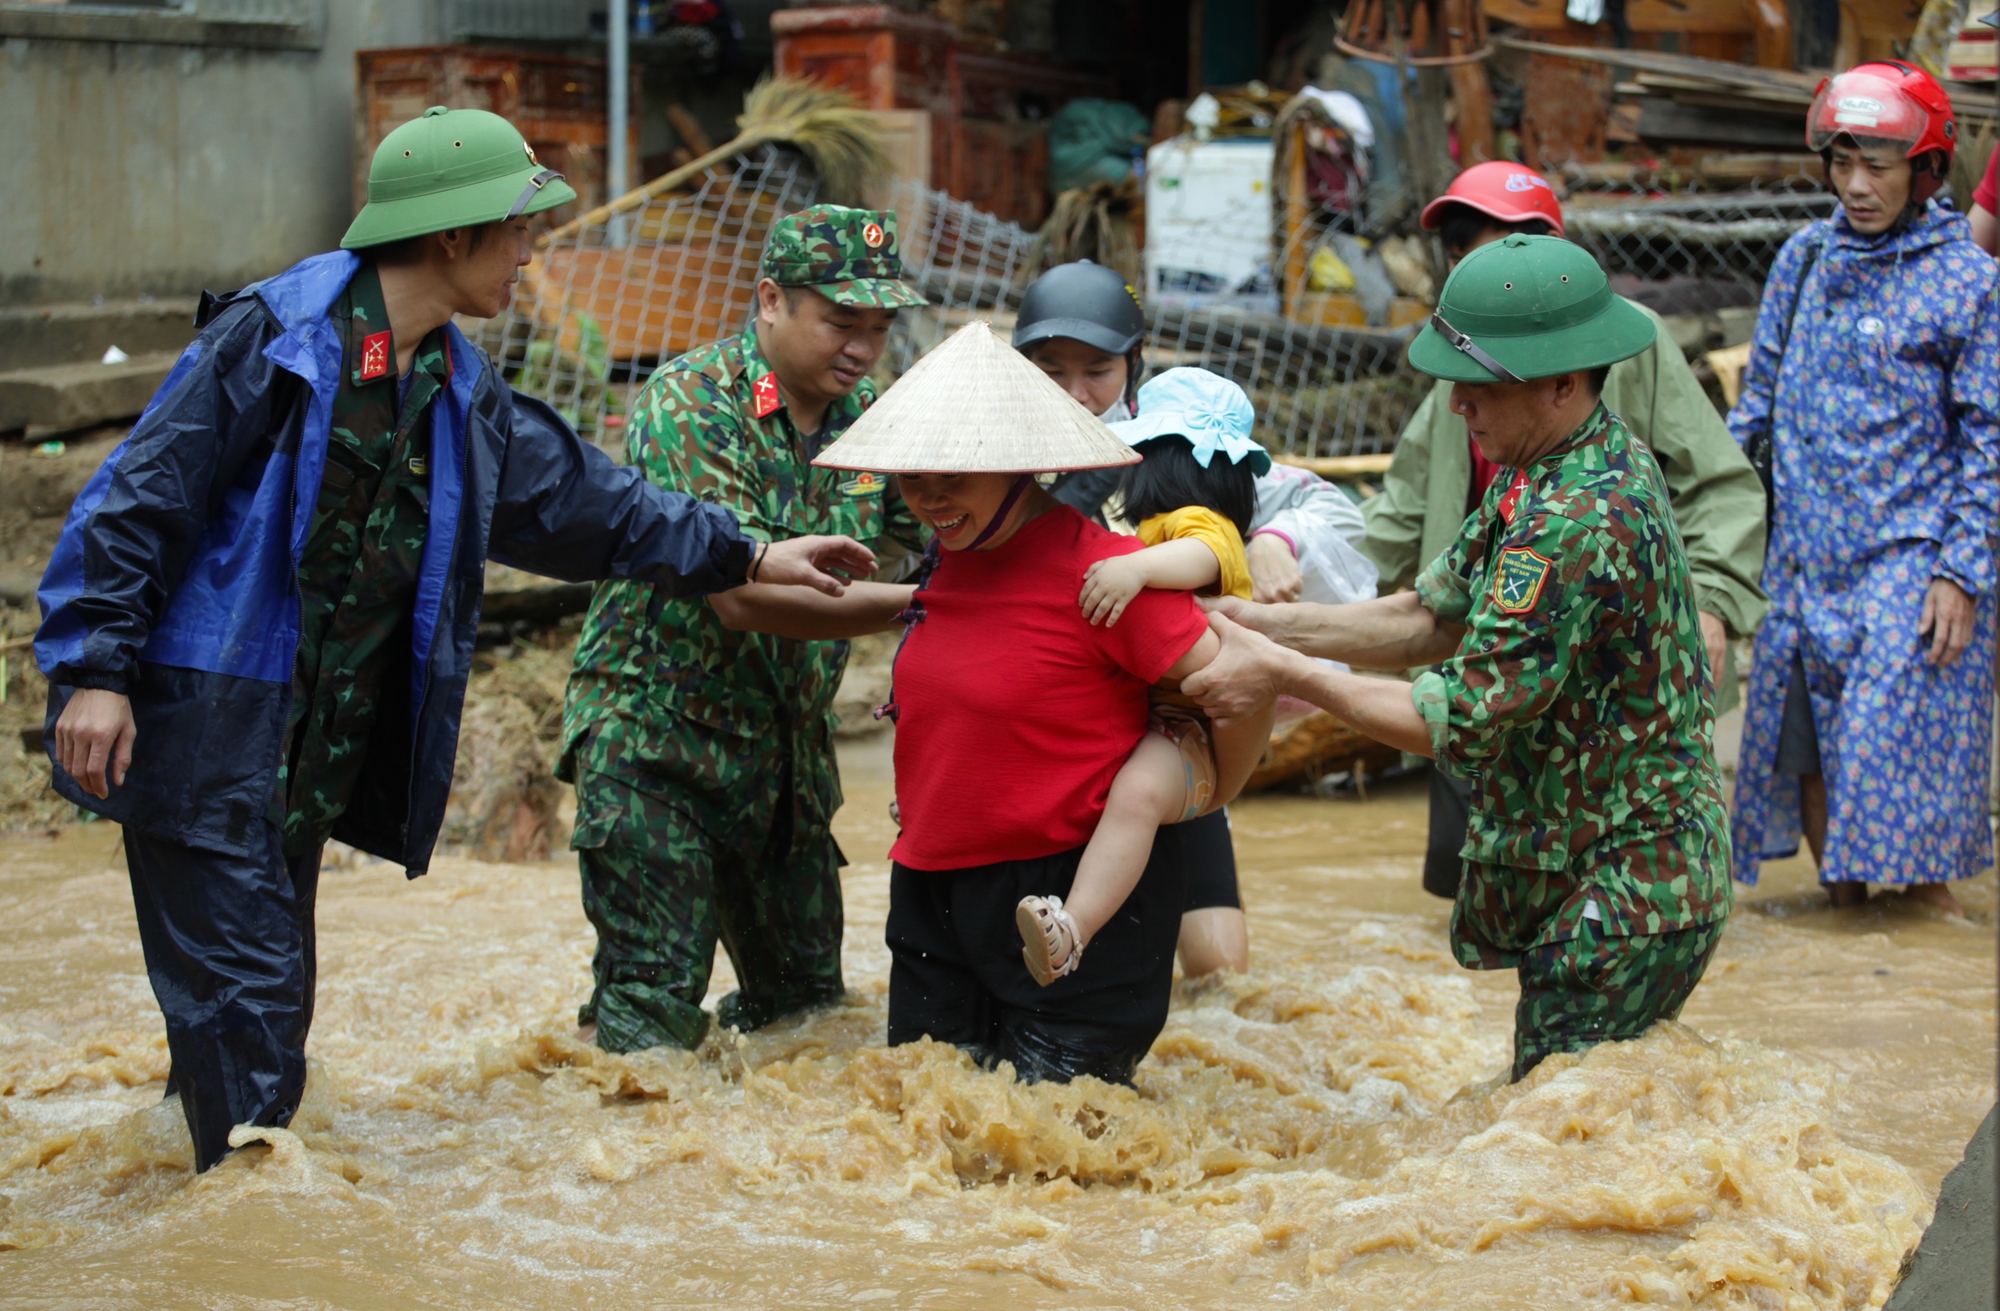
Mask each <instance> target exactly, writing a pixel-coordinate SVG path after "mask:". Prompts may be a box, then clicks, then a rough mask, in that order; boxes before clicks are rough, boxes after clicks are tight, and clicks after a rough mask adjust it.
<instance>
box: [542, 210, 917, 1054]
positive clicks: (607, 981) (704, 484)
mask: <svg viewBox="0 0 2000 1311" xmlns="http://www.w3.org/2000/svg"><path fill="white" fill-rule="evenodd" d="M902 272H903V270H902V260H901V258H900V257H899V255H898V253H897V247H896V216H895V215H894V214H892V213H887V212H875V211H869V210H860V209H847V208H843V207H841V206H837V205H818V206H814V207H813V208H811V209H808V210H805V211H802V212H801V213H798V214H794V215H791V216H790V217H787V218H785V219H782V220H780V221H779V222H778V223H777V225H776V226H775V228H774V229H773V231H772V234H771V238H770V241H769V244H768V246H767V247H766V249H765V253H764V259H763V265H762V269H761V274H762V277H761V279H760V280H759V282H758V286H757V318H756V322H755V323H754V325H753V326H752V327H751V328H750V329H748V330H747V331H745V332H744V333H743V334H742V335H740V336H737V337H732V338H730V339H728V340H726V341H721V342H716V343H714V344H712V345H707V346H702V347H698V348H696V349H695V350H692V351H690V352H688V353H687V354H685V355H683V356H681V357H680V358H678V359H676V360H673V361H671V362H669V363H668V364H666V365H664V366H662V367H661V369H660V370H659V371H658V372H657V373H655V374H654V375H653V376H652V378H651V379H650V380H648V382H647V384H646V387H645V389H644V390H643V391H642V392H641V393H640V395H639V398H638V401H637V403H636V405H635V406H634V410H633V415H632V422H631V427H630V430H629V436H628V438H627V453H628V456H629V459H630V461H631V463H633V464H634V465H636V466H638V467H639V468H640V469H641V470H642V471H644V473H645V475H646V477H647V478H648V479H650V480H651V481H653V482H655V483H658V484H659V485H660V486H662V487H668V488H673V489H676V490H679V491H684V492H688V493H690V494H692V495H694V496H696V497H698V498H700V499H701V500H703V501H705V502H708V503H709V504H712V505H719V506H722V507H723V508H725V509H727V510H728V511H729V512H730V513H731V514H733V515H734V516H735V517H736V519H737V521H738V522H739V523H740V524H741V525H742V529H743V531H744V532H745V533H746V534H747V535H749V536H750V537H752V538H755V539H757V540H760V541H782V540H784V539H786V538H789V537H794V536H797V535H800V534H816V533H828V532H832V533H841V534H845V535H847V536H850V537H853V538H855V539H857V540H859V541H861V542H863V543H864V544H868V545H871V546H874V545H880V544H882V543H884V542H894V543H896V544H898V545H900V546H903V547H905V548H908V549H911V550H920V549H921V548H922V546H923V539H922V536H921V530H920V529H919V527H918V524H917V521H916V519H915V517H914V516H913V515H912V514H911V513H910V511H909V509H908V508H907V507H906V506H905V505H904V504H903V502H902V500H901V498H900V497H899V495H898V494H897V492H896V491H895V488H894V484H893V481H892V480H891V479H889V478H887V477H885V476H883V475H881V474H878V473H853V472H839V471H835V470H829V469H816V468H814V467H813V466H812V459H813V457H814V456H815V455H817V454H818V453H819V451H820V449H821V448H822V447H824V446H825V445H826V444H827V443H828V442H830V441H832V440H833V438H835V437H836V436H838V435H839V434H840V433H841V432H842V431H844V430H845V429H846V428H847V426H848V425H849V424H851V423H852V422H853V421H854V420H855V419H856V418H857V417H858V416H859V415H860V414H861V412H862V411H863V410H864V409H866V408H867V406H868V402H869V401H870V400H872V399H873V397H874V388H873V385H872V384H871V383H870V382H869V381H868V377H867V375H868V372H869V370H870V369H871V368H872V367H873V366H874V364H875V362H876V360H877V359H878V358H879V356H880V354H881V352H882V348H883V346H884V344H885V342H886V339H887V335H888V331H889V328H890V325H891V324H892V323H893V322H894V321H895V317H896V311H897V310H898V309H899V308H902V307H905V306H912V305H922V304H924V303H925V302H924V298H923V296H922V295H920V294H919V293H918V292H917V291H916V290H915V289H914V288H912V287H911V286H910V285H909V284H908V283H906V282H904V281H903V280H902ZM911 590H912V589H911V588H910V587H908V586H903V585H894V584H886V583H857V584H855V585H854V586H852V587H850V588H848V589H847V594H846V596H844V597H842V598H841V599H840V600H838V601H833V600H831V599H829V598H826V597H821V596H808V595H807V594H806V593H805V592H804V589H800V588H770V587H761V586H754V585H753V586H750V587H745V588H739V589H736V590H735V591H734V592H731V593H730V594H728V595H727V596H726V597H725V596H723V595H721V594H718V595H716V596H714V597H711V598H709V600H708V601H706V602H704V601H698V600H676V599H673V598H672V597H669V596H667V595H665V594H663V593H662V592H661V591H660V590H659V589H657V588H655V587H653V586H651V585H649V584H647V583H644V582H640V581H626V582H613V583H606V584H604V585H603V586H601V587H599V588H598V591H597V595H596V597H595V598H594V599H593V601H592V603H591V607H590V614H589V616H588V618H587V619H586V621H585V625H584V631H583V636H582V639H581V641H580V642H579V643H578V646H577V653H576V667H575V671H574V672H573V674H572V675H571V678H570V685H569V695H568V700H567V704H566V706H565V711H564V724H563V732H564V740H565V750H564V754H563V759H562V763H561V766H560V768H559V770H558V773H559V775H560V777H562V778H563V779H565V780H566V781H569V782H573V783H574V784H575V785H576V791H577V823H576V834H575V837H574V839H573V841H572V845H573V846H575V848H576V849H577V850H578V851H579V852H580V853H581V855H580V858H579V865H580V869H581V873H582V879H583V904H584V910H585V912H586V913H587V914H588V915H589V917H590V921H591V923H592V925H593V926H595V928H596V930H597V953H596V956H595V958H594V960H593V962H592V970H593V973H594V976H595V983H596V986H595V989H594V990H593V992H592V994H591V997H590V999H589V1001H588V1002H586V1003H585V1005H584V1006H583V1008H582V1010H581V1012H580V1013H579V1016H578V1020H579V1023H580V1024H582V1025H583V1026H585V1029H586V1031H587V1032H589V1031H591V1029H590V1026H593V1025H594V1026H595V1029H594V1034H595V1040H596V1041H597V1043H598V1044H599V1045H600V1046H602V1047H604V1048H606V1049H607V1050H611V1051H633V1050H637V1049H640V1048H645V1047H655V1046H664V1045H673V1046H680V1047H693V1046H695V1045H696V1044H698V1043H699V1042H700V1041H701V1040H702V1037H703V1036H704V1035H705V1034H706V1033H707V1031H708V1024H709V1017H708V1014H707V1013H706V1012H705V1011H703V1010H702V1007H701V1003H702V998H703V996H704V995H705V994H706V992H707V990H708V980H709V972H710V969H711V967H712V965H713V962H714V958H715V946H716V942H717V941H718V939H719V940H720V941H721V943H722V945H723V947H724V949H725V950H727V951H728V953H729V958H730V961H731V963H732V964H733V965H734V967H735V970H736V977H737V981H738V988H737V990H736V991H735V992H733V993H731V994H730V995H729V996H727V997H725V998H723V999H722V1001H721V1003H720V1004H719V1005H718V1006H717V1008H716V1013H717V1015H718V1016H719V1017H720V1018H721V1020H722V1021H723V1023H725V1024H729V1025H733V1026H735V1027H738V1028H742V1029H753V1028H756V1027H758V1026H760V1025H763V1024H766V1023H768V1022H770V1021H771V1020H773V1019H775V1018H777V1017H779V1016H781V1015H784V1014H787V1013H789V1012H792V1011H796V1010H799V1009H801V1008H803V1007H807V1006H812V1005H816V1004H820V1003H824V1002H827V1001H830V1000H833V999H835V998H837V997H839V996H840V995H841V993H842V990H843V988H842V982H841V973H840V939H841V927H842V919H841V898H840V876H839V875H840V866H841V865H842V864H844V863H845V858H844V857H843V856H842V855H841V852H840V848H839V846H838V845H837V844H836V843H835V842H834V839H833V834H832V831H831V828H830V825H831V822H832V819H833V815H834V812H835V811H836V810H838V809H839V807H840V803H841V795H840V780H839V775H838V772H837V769H836V766H835V762H834V757H833V746H832V737H831V734H832V730H833V715H832V704H833V696H834V693H835V691H836V690H837V689H838V688H839V685H840V676H841V671H842V669H843V668H844V667H845V665H846V660H847V643H846V641H845V640H844V639H846V638H849V637H854V636H859V635H860V634H863V633H869V632H880V631H884V630H886V629H889V628H890V627H892V626H893V625H894V622H895V618H896V616H897V615H898V614H899V613H900V612H901V611H902V610H903V609H904V608H905V606H907V604H908V603H909V597H910V593H911Z"/></svg>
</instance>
